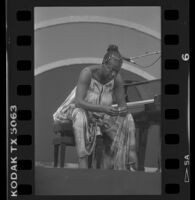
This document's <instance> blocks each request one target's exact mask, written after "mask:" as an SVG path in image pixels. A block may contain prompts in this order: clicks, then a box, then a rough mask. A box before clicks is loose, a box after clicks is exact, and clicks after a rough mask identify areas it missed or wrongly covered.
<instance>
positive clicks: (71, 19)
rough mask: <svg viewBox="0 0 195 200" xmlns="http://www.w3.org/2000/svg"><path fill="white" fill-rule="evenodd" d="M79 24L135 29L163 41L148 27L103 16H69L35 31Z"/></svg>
mask: <svg viewBox="0 0 195 200" xmlns="http://www.w3.org/2000/svg"><path fill="white" fill-rule="evenodd" d="M78 22H95V23H105V24H113V25H117V26H123V27H127V28H130V29H135V30H137V31H140V32H143V33H145V34H148V35H150V36H152V37H154V38H156V39H161V35H160V33H159V32H156V31H154V30H152V29H150V28H148V27H146V26H143V25H141V24H137V23H133V22H130V21H127V20H122V19H117V18H110V17H103V16H68V17H62V18H56V19H50V20H46V21H41V22H39V23H36V24H35V27H34V29H35V30H39V29H43V28H47V27H51V26H56V25H60V24H66V23H78Z"/></svg>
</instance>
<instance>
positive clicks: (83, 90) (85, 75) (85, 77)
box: [75, 68, 103, 112]
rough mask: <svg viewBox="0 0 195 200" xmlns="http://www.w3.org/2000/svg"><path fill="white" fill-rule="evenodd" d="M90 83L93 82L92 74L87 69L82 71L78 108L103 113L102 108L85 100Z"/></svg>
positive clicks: (76, 101)
mask: <svg viewBox="0 0 195 200" xmlns="http://www.w3.org/2000/svg"><path fill="white" fill-rule="evenodd" d="M90 82H91V72H90V71H89V70H88V69H86V68H85V69H83V70H82V71H81V73H80V76H79V79H78V83H77V89H76V97H75V104H76V106H77V107H80V108H83V109H86V110H89V111H95V112H103V107H102V106H100V105H96V104H92V103H88V102H86V101H85V100H84V99H85V97H86V95H87V91H88V88H89V85H90Z"/></svg>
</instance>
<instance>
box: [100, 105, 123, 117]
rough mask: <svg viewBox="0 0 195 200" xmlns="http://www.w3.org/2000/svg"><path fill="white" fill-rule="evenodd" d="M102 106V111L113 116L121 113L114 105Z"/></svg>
mask: <svg viewBox="0 0 195 200" xmlns="http://www.w3.org/2000/svg"><path fill="white" fill-rule="evenodd" d="M102 108H103V109H102V111H103V112H104V113H106V114H108V115H111V116H117V115H119V111H118V109H116V108H113V107H112V106H103V107H102Z"/></svg>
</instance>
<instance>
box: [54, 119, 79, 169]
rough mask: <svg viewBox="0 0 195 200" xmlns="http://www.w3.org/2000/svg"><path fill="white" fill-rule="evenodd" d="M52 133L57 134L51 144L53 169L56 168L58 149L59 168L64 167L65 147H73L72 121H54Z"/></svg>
mask: <svg viewBox="0 0 195 200" xmlns="http://www.w3.org/2000/svg"><path fill="white" fill-rule="evenodd" d="M53 132H54V133H55V134H58V136H56V137H55V138H54V139H53V142H52V144H53V145H54V167H57V166H58V157H59V149H60V167H64V162H65V154H66V147H67V146H75V139H74V132H73V127H72V121H70V120H67V121H66V122H64V123H60V122H57V121H55V122H54V124H53Z"/></svg>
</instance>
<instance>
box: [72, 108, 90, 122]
mask: <svg viewBox="0 0 195 200" xmlns="http://www.w3.org/2000/svg"><path fill="white" fill-rule="evenodd" d="M72 119H73V121H78V120H79V121H83V120H86V119H87V116H86V111H85V110H84V109H83V108H75V109H74V111H73V113H72Z"/></svg>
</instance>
